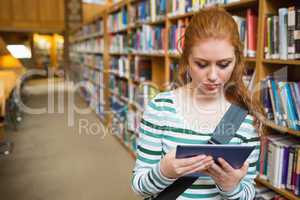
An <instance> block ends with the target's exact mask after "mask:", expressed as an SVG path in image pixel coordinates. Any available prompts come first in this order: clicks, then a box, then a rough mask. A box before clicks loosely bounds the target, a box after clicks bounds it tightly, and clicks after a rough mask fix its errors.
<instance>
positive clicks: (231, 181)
mask: <svg viewBox="0 0 300 200" xmlns="http://www.w3.org/2000/svg"><path fill="white" fill-rule="evenodd" d="M218 162H219V163H220V165H221V166H219V165H217V164H216V163H213V164H212V165H211V167H210V168H208V169H207V170H206V172H205V173H206V174H207V175H209V176H211V177H212V179H213V180H214V181H215V183H216V184H217V185H218V186H219V187H220V188H221V189H222V191H224V192H230V191H233V190H234V189H235V188H236V187H237V186H238V184H239V183H240V181H241V180H242V178H243V177H244V176H246V174H247V171H248V165H249V164H248V162H247V161H246V162H245V163H244V165H243V166H242V167H241V168H240V169H234V168H233V167H231V165H230V164H229V163H228V162H226V161H225V160H224V159H223V158H218Z"/></svg>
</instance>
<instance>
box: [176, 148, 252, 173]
mask: <svg viewBox="0 0 300 200" xmlns="http://www.w3.org/2000/svg"><path fill="white" fill-rule="evenodd" d="M254 148H255V147H254V146H250V145H248V146H247V145H240V144H239V145H231V144H226V145H211V144H203V145H197V146H194V145H193V146H183V145H178V146H177V148H176V158H177V159H180V158H189V157H193V156H197V155H201V154H204V155H207V156H212V157H213V159H214V161H215V162H216V163H217V164H218V160H217V159H218V158H219V157H221V158H223V159H224V160H226V161H227V162H228V163H229V164H230V165H231V166H232V167H233V168H235V169H239V168H241V167H242V166H243V164H244V162H245V161H246V159H247V158H248V157H249V155H250V153H251V152H252V151H253V150H254ZM237 152H238V153H237ZM189 176H203V174H201V173H194V174H190V175H189Z"/></svg>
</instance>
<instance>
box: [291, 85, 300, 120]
mask: <svg viewBox="0 0 300 200" xmlns="http://www.w3.org/2000/svg"><path fill="white" fill-rule="evenodd" d="M288 84H289V87H290V90H291V94H292V101H293V105H294V108H295V114H296V118H297V121H296V124H297V125H298V126H299V125H300V104H299V103H300V96H299V97H297V92H296V88H295V87H296V85H297V84H296V83H295V82H290V83H288Z"/></svg>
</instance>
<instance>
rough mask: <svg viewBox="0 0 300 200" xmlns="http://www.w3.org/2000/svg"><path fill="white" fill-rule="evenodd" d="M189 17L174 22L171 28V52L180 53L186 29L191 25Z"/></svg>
mask: <svg viewBox="0 0 300 200" xmlns="http://www.w3.org/2000/svg"><path fill="white" fill-rule="evenodd" d="M189 21H190V20H189V18H185V19H184V20H183V19H180V20H178V21H177V23H176V24H172V25H171V26H170V30H169V53H171V54H179V53H180V52H182V47H183V45H184V33H185V29H186V28H187V26H188V25H189Z"/></svg>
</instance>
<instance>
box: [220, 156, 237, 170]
mask: <svg viewBox="0 0 300 200" xmlns="http://www.w3.org/2000/svg"><path fill="white" fill-rule="evenodd" d="M218 162H219V163H220V165H221V167H222V168H223V170H224V171H225V172H228V173H230V172H232V171H234V168H233V167H231V165H230V164H229V163H228V162H226V160H224V159H223V158H218Z"/></svg>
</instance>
